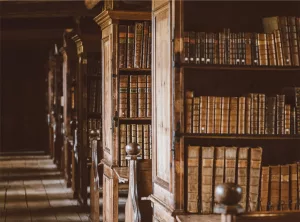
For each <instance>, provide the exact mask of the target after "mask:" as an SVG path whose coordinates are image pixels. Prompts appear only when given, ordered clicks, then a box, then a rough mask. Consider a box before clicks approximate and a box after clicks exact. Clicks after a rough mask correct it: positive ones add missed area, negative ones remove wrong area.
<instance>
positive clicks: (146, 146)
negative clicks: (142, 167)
mask: <svg viewBox="0 0 300 222" xmlns="http://www.w3.org/2000/svg"><path fill="white" fill-rule="evenodd" d="M149 126H150V125H148V124H144V125H143V148H144V149H143V150H144V154H143V158H144V159H151V157H150V144H149V140H150V139H151V136H150V132H149Z"/></svg>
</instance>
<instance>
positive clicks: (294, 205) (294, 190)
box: [290, 163, 299, 210]
mask: <svg viewBox="0 0 300 222" xmlns="http://www.w3.org/2000/svg"><path fill="white" fill-rule="evenodd" d="M298 183H299V181H298V179H297V164H296V163H293V164H290V184H291V186H290V187H291V198H290V203H291V204H290V210H297V209H299V207H298V201H299V200H298Z"/></svg>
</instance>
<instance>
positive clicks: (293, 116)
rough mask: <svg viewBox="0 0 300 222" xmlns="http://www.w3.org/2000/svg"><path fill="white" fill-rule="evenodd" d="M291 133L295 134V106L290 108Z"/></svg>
mask: <svg viewBox="0 0 300 222" xmlns="http://www.w3.org/2000/svg"><path fill="white" fill-rule="evenodd" d="M291 134H293V135H294V134H297V130H296V108H295V107H292V108H291Z"/></svg>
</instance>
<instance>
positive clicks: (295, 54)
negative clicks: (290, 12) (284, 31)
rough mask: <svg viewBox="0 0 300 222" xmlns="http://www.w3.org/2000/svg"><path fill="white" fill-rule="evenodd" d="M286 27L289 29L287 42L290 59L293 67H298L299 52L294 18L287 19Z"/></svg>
mask: <svg viewBox="0 0 300 222" xmlns="http://www.w3.org/2000/svg"><path fill="white" fill-rule="evenodd" d="M287 19H288V27H289V40H290V47H291V49H290V50H291V59H292V65H293V66H299V51H298V44H299V43H298V41H300V40H297V28H296V17H295V16H289V17H288V18H287Z"/></svg>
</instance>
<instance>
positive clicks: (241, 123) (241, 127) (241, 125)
mask: <svg viewBox="0 0 300 222" xmlns="http://www.w3.org/2000/svg"><path fill="white" fill-rule="evenodd" d="M238 100H239V107H238V134H245V117H246V103H245V102H246V98H245V97H244V96H241V97H239V98H238Z"/></svg>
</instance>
